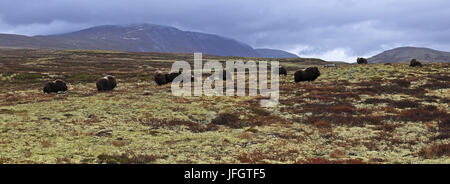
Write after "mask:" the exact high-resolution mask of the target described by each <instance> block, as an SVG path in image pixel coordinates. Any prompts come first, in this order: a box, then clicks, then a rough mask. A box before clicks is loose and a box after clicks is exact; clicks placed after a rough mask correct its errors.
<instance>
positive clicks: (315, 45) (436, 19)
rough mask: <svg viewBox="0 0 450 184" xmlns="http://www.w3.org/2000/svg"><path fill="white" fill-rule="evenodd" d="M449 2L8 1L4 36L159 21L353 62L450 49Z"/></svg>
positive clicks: (0, 23) (1, 8)
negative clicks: (403, 49)
mask: <svg viewBox="0 0 450 184" xmlns="http://www.w3.org/2000/svg"><path fill="white" fill-rule="evenodd" d="M449 22H450V1H449V0H283V1H281V0H183V1H182V0H115V1H114V0H1V1H0V33H14V34H24V35H38V34H39V35H46V34H56V33H63V32H70V31H75V30H79V29H83V28H88V27H90V26H95V25H104V24H132V23H154V24H162V25H169V26H175V27H178V28H180V29H182V30H191V31H199V32H206V33H213V34H219V35H222V36H227V37H231V38H234V39H237V40H239V41H242V42H245V43H248V44H250V45H251V46H253V47H255V48H277V49H283V50H286V51H289V52H292V53H295V54H298V55H300V56H302V57H317V58H322V59H326V60H341V61H342V60H345V61H352V62H353V61H354V60H355V58H356V57H357V56H364V57H368V56H372V55H375V54H378V53H379V52H381V51H383V50H386V49H391V48H394V47H398V46H419V47H430V48H434V49H438V50H444V51H450V23H449Z"/></svg>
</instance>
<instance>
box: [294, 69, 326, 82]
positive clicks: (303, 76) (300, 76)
mask: <svg viewBox="0 0 450 184" xmlns="http://www.w3.org/2000/svg"><path fill="white" fill-rule="evenodd" d="M319 76H320V71H319V69H318V68H317V67H309V68H307V69H306V70H304V71H303V70H299V71H297V72H295V74H294V77H295V82H301V81H314V80H316V79H317V78H318V77H319Z"/></svg>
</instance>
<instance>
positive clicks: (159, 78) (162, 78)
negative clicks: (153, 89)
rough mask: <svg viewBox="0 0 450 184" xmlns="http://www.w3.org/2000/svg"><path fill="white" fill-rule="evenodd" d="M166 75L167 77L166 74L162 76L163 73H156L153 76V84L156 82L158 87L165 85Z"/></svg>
mask: <svg viewBox="0 0 450 184" xmlns="http://www.w3.org/2000/svg"><path fill="white" fill-rule="evenodd" d="M166 75H167V74H163V73H161V72H158V73H157V74H156V75H155V82H156V84H158V85H160V86H162V85H164V84H167V81H166Z"/></svg>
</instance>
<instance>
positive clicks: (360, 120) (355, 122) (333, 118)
mask: <svg viewBox="0 0 450 184" xmlns="http://www.w3.org/2000/svg"><path fill="white" fill-rule="evenodd" d="M383 119H384V118H383V117H381V116H363V115H360V116H356V117H354V116H345V115H338V114H331V115H329V116H311V117H309V118H308V120H307V122H310V123H312V122H317V121H327V122H331V123H333V124H337V125H347V126H364V125H365V124H371V125H379V124H382V120H383Z"/></svg>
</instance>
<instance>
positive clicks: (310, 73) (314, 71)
mask: <svg viewBox="0 0 450 184" xmlns="http://www.w3.org/2000/svg"><path fill="white" fill-rule="evenodd" d="M357 63H358V64H368V62H367V59H365V58H358V59H357ZM386 64H387V63H386ZM409 66H410V67H422V63H420V62H419V61H417V60H416V59H412V60H411V62H410V64H409ZM334 67H335V65H334ZM182 72H183V71H182V70H180V71H179V72H173V73H165V74H163V73H161V72H158V73H157V74H156V75H155V76H154V81H155V82H156V84H158V85H160V86H161V85H165V84H169V83H171V82H173V80H174V79H175V78H177V77H178V76H179V75H182ZM279 75H284V76H287V70H286V68H284V67H280V68H279ZM222 76H223V80H227V79H226V76H227V71H226V70H223V74H222ZM319 76H320V71H319V69H318V68H317V67H309V68H306V69H305V70H299V71H297V72H295V73H294V81H295V82H296V83H298V82H302V81H309V82H311V81H314V80H316V79H317V78H318V77H319ZM185 77H191V81H195V79H194V78H193V77H192V76H185ZM96 86H97V90H98V91H112V90H113V89H114V88H115V87H116V86H117V81H116V78H115V77H114V76H111V75H108V76H105V77H103V78H100V79H98V80H97V82H96ZM67 90H68V88H67V84H66V82H64V81H62V80H60V79H58V80H55V81H51V82H47V83H46V85H45V87H44V89H43V91H44V93H63V92H66V91H67Z"/></svg>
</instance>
